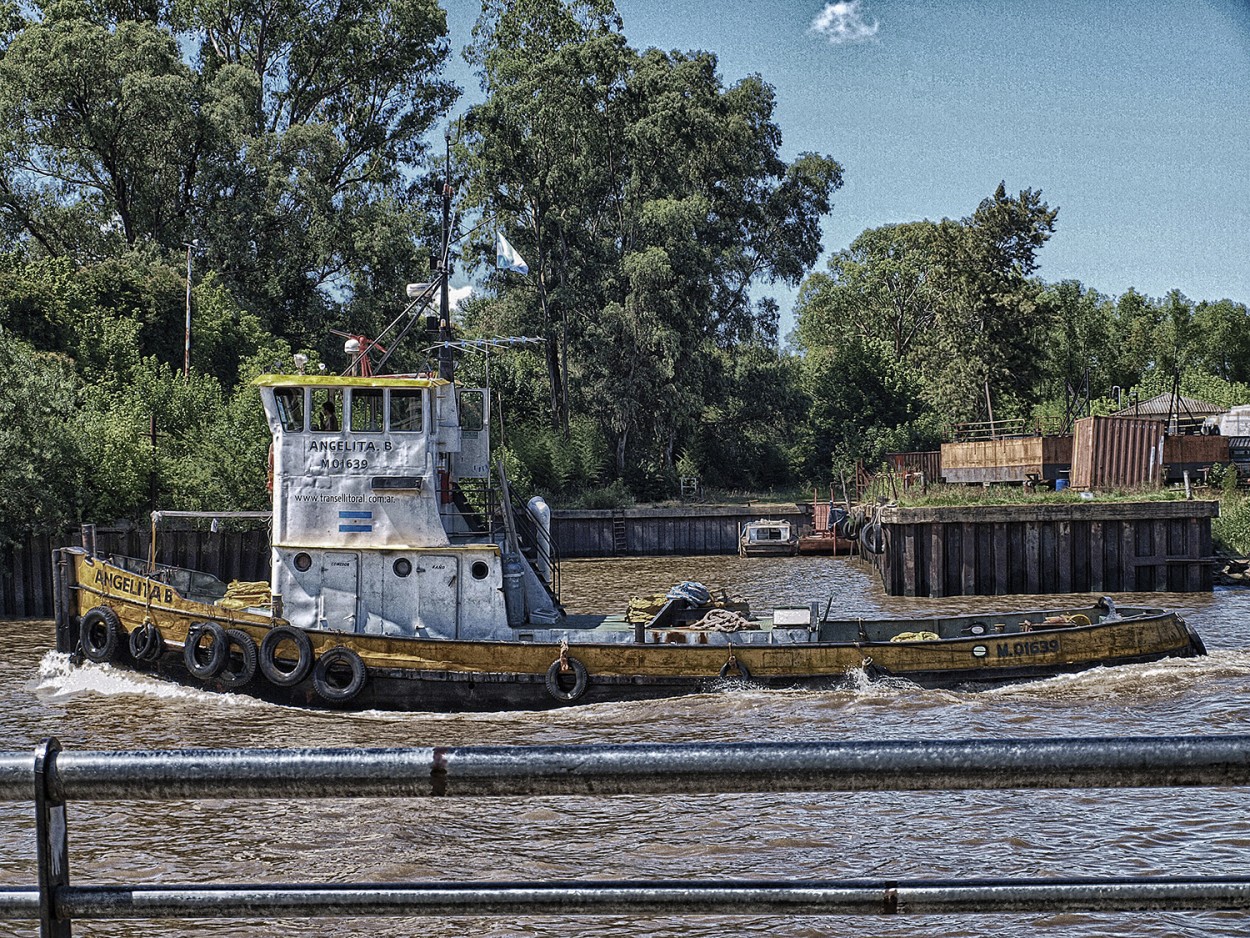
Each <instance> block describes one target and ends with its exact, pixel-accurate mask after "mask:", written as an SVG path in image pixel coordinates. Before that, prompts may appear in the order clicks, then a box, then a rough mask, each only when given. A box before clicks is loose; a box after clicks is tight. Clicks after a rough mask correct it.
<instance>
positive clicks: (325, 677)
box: [312, 645, 369, 704]
mask: <svg viewBox="0 0 1250 938" xmlns="http://www.w3.org/2000/svg"><path fill="white" fill-rule="evenodd" d="M343 667H346V668H347V669H348V672H349V673H348V678H347V682H346V683H342V682H340V681H338V680H337V679H336V677H335V674H336V672H337V671H338V670H340V669H341V668H343ZM312 680H313V690H315V691H316V692H317V696H318V697H320V698H321V699H322V700H324V701H325V702H326V703H332V704H345V703H350V702H351V701H353V700H355V699H356V698H357V697H359V696H360V692H361V691H362V690H364V689H365V683H366V682H367V681H368V680H369V671H368V669H367V668H366V667H365V663H364V662H363V661H361V660H360V655H358V654H356V652H354V651H352V650H351V649H350V648H348V647H347V646H345V645H336V646H335V647H334V648H331V649H330V650H329V651H327V652H325V653H324V654H322V656H321V657H320V658H318V659H317V664H316V665H315V666H314V667H313V675H312Z"/></svg>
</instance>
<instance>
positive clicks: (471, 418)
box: [459, 390, 486, 432]
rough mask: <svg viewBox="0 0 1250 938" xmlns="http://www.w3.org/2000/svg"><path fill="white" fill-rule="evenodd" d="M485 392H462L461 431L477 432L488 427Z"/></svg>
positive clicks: (460, 408)
mask: <svg viewBox="0 0 1250 938" xmlns="http://www.w3.org/2000/svg"><path fill="white" fill-rule="evenodd" d="M483 395H484V392H482V391H478V390H472V391H461V392H460V407H459V410H460V429H461V430H468V431H470V432H475V431H478V430H481V429H483V428H484V427H485V425H486V401H485V397H484V396H483Z"/></svg>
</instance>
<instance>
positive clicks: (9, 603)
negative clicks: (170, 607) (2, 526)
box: [0, 525, 270, 619]
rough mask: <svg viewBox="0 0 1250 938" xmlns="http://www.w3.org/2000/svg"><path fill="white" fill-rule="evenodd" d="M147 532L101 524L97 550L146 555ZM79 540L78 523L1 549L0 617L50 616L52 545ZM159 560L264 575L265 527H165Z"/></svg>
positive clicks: (237, 575)
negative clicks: (60, 530)
mask: <svg viewBox="0 0 1250 938" xmlns="http://www.w3.org/2000/svg"><path fill="white" fill-rule="evenodd" d="M150 541H151V534H150V532H149V530H148V529H147V528H143V527H139V526H134V525H117V526H107V527H105V526H99V527H97V528H96V550H97V551H99V552H100V553H101V554H120V555H122V556H125V557H138V558H141V559H142V558H146V557H147V556H148V550H149V545H150ZM81 543H82V539H81V536H80V533H79V531H78V530H77V529H75V530H73V531H66V532H65V533H64V534H63V535H60V536H56V535H48V534H40V535H36V536H34V537H32V538H30V539H29V540H28V541H26V542H25V543H22V544H17V545H15V546H13V547H9V548H7V549H4V550H0V618H5V619H48V618H51V617H52V615H53V612H54V607H53V604H52V551H53V549H54V548H56V547H71V546H77V545H79V544H81ZM156 559H157V562H158V563H162V564H169V565H172V566H177V567H189V568H191V569H193V570H201V571H203V572H204V573H211V574H213V575H214V576H216V577H219V578H220V579H222V580H224V581H226V582H229V581H230V580H268V579H269V567H270V552H269V533H268V532H267V531H266V530H265V529H264V528H263V527H260V528H251V529H248V530H221V531H168V530H162V531H161V532H160V533H159V535H158V537H157V557H156Z"/></svg>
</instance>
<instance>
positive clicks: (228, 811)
mask: <svg viewBox="0 0 1250 938" xmlns="http://www.w3.org/2000/svg"><path fill="white" fill-rule="evenodd" d="M684 579H693V580H699V581H701V582H703V583H705V584H707V585H709V586H715V587H725V588H726V589H728V590H729V591H730V592H731V593H736V594H739V595H741V596H743V597H745V598H746V599H748V600H749V601H750V602H751V603H752V606H753V608H759V609H762V610H768V609H771V608H772V606H773V605H774V604H776V605H785V604H792V605H793V604H806V603H807V602H809V601H812V600H818V601H820V602H821V604H822V606H823V605H824V604H825V603H828V602H829V601H830V600H832V607H833V609H834V610H837V611H841V612H843V613H846V614H849V615H864V616H873V615H898V614H904V613H921V612H922V613H931V614H942V613H951V612H958V611H989V610H992V609H1008V608H1038V607H1043V606H1051V607H1053V606H1056V605H1060V606H1062V605H1067V604H1068V603H1067V602H1065V600H1064V598H1062V597H1053V596H1052V597H1044V598H1029V597H995V598H984V597H979V598H966V599H949V600H911V599H897V598H891V597H887V596H885V595H884V593H883V592H882V591H881V588H880V586H879V585H878V582H877V580H876V578H875V575H874V574H873V573H872V571H871V570H869V568H867V567H865V566H861V565H859V564H858V563H857V562H855V561H848V560H843V559H832V558H816V557H800V558H795V559H769V558H752V559H740V558H737V557H694V558H671V557H668V558H647V559H636V560H611V561H577V562H569V563H566V564H565V565H564V568H563V598H564V601H565V605H566V607H567V608H568V609H569V611H570V612H594V611H603V610H605V609H619V608H623V606H624V604H625V603H626V602H627V601H628V599H629V598H630V597H631V596H637V595H645V594H647V593H652V592H663V591H664V590H666V589H667V588H668V587H669V586H671V585H672V584H673V583H675V582H677V581H680V580H684ZM1116 598H1117V600H1118V601H1120V602H1121V603H1142V602H1145V603H1150V604H1158V605H1164V606H1169V607H1171V608H1176V609H1178V610H1179V611H1181V612H1182V614H1183V615H1184V616H1185V617H1186V619H1187V620H1188V621H1189V622H1190V623H1191V624H1192V625H1193V626H1195V628H1196V629H1197V631H1198V632H1199V634H1201V635H1202V636H1203V638H1204V639H1205V641H1206V644H1207V648H1208V650H1209V651H1210V656H1209V657H1207V658H1202V659H1188V660H1175V661H1165V662H1161V663H1156V664H1149V665H1140V666H1129V667H1123V668H1115V669H1106V670H1095V671H1090V672H1086V673H1084V674H1079V675H1072V676H1065V677H1060V678H1054V679H1050V680H1045V681H1038V682H1035V683H1031V684H1025V685H1015V686H1011V687H1007V688H1003V689H996V690H988V691H985V690H983V691H978V692H961V691H931V690H921V689H919V688H916V687H914V686H912V685H908V684H906V683H901V682H899V683H893V682H885V683H871V682H868V681H866V680H855V679H851V680H848V683H847V685H846V687H844V688H841V689H838V690H832V691H820V692H809V691H764V690H752V689H749V688H746V687H743V686H741V685H736V686H735V685H733V684H732V683H731V684H729V685H727V686H726V688H725V689H724V690H723V691H721V692H718V693H709V694H703V695H699V696H694V697H683V698H678V699H673V700H667V701H659V702H650V703H645V704H604V705H593V706H586V707H574V708H570V709H565V710H559V711H550V712H543V713H501V714H486V715H482V714H477V715H444V714H402V715H397V714H388V713H380V712H368V713H360V714H337V713H321V712H311V711H303V710H296V709H290V708H283V707H277V706H273V705H269V704H265V703H261V702H257V701H254V700H252V699H250V698H245V697H239V696H233V695H216V694H209V693H202V692H199V691H195V690H192V689H188V688H183V687H177V686H173V685H168V684H163V683H160V682H157V681H155V680H153V679H150V678H147V677H144V676H141V675H135V674H132V673H129V672H125V671H119V670H114V669H112V668H110V667H108V666H101V665H87V666H85V667H81V668H70V667H69V666H68V663H67V661H66V659H65V656H63V655H58V654H56V653H55V652H50V651H49V648H50V647H51V646H52V644H53V634H52V625H51V623H49V622H0V634H3V635H4V638H5V640H4V644H3V653H2V655H0V661H2V662H3V667H2V668H0V749H5V750H21V751H30V750H31V749H33V747H34V746H35V744H36V742H37V741H38V740H39V739H40V738H41V737H44V736H48V735H55V736H57V737H59V738H60V740H61V742H62V743H63V745H64V746H65V748H67V749H135V748H155V749H169V748H182V747H295V746H352V747H374V746H428V745H482V744H490V745H511V744H516V745H525V744H544V745H548V744H566V743H632V742H676V741H698V742H709V741H725V742H738V741H817V740H874V739H967V738H977V739H989V738H1026V739H1027V738H1034V737H1053V736H1073V737H1078V736H1163V735H1191V734H1220V733H1247V732H1250V634H1248V632H1250V591H1245V590H1229V591H1219V592H1216V593H1214V594H1169V595H1161V594H1155V595H1149V594H1148V595H1138V596H1130V595H1118V596H1117V597H1116ZM1079 603H1084V597H1081V598H1079ZM1071 604H1073V605H1076V604H1078V601H1077V598H1075V597H1074V601H1073V602H1072V603H1071ZM69 824H70V855H71V865H70V869H71V873H72V880H73V881H74V882H76V883H81V884H86V883H92V882H95V883H135V882H138V883H145V882H166V883H176V882H233V883H252V882H271V883H277V882H284V881H285V882H343V883H350V882H384V881H416V880H442V881H457V880H538V879H541V880H560V879H595V878H602V879H645V878H648V877H660V878H666V879H680V878H683V877H690V878H697V879H713V880H714V879H718V878H735V879H742V878H758V879H766V878H767V879H775V878H793V879H798V880H802V879H850V878H860V877H870V878H891V879H931V878H958V877H961V876H967V877H974V878H985V877H997V876H1007V877H1021V878H1035V877H1051V876H1167V875H1195V876H1202V875H1213V876H1214V875H1238V876H1246V875H1250V792H1247V791H1242V790H1226V789H1210V790H1208V789H1195V790H1131V789H1130V790H1109V791H997V792H976V791H968V792H950V793H947V792H924V793H915V792H911V793H908V792H899V793H892V792H887V793H865V794H857V793H856V794H848V793H831V794H823V793H811V794H778V795H759V794H756V795H734V796H726V795H718V796H687V795H680V794H673V795H669V796H666V797H640V796H631V797H614V798H584V797H563V798H556V797H552V798H528V799H520V798H493V799H480V798H479V799H471V800H463V801H457V800H455V799H446V800H437V801H431V800H427V799H414V800H397V799H389V800H387V799H384V800H374V801H367V800H347V801H325V800H305V801H295V802H290V803H285V804H284V803H280V802H276V801H274V802H222V801H196V802H157V803H143V804H136V803H116V804H103V803H102V804H71V806H70V811H69ZM34 852H35V846H34V824H33V817H32V810H31V805H30V804H28V803H27V804H0V886H3V885H16V886H30V885H33V884H34V882H35V870H34V861H33V857H34ZM1247 932H1250V920H1247V916H1245V915H1242V914H1235V913H1205V912H1204V913H1197V912H1183V913H1182V912H1178V913H1161V912H1152V913H1141V914H1098V915H1013V916H1004V915H987V914H980V915H962V916H924V917H913V916H907V917H898V918H877V917H861V916H845V917H843V916H831V917H805V916H789V917H786V916H761V917H757V916H749V917H748V916H737V917H735V916H653V917H637V918H632V917H631V918H627V917H621V916H603V917H584V916H581V917H579V916H574V917H567V918H563V917H554V916H540V917H521V918H500V917H490V916H482V917H458V918H450V919H438V920H434V919H399V918H380V919H363V918H358V919H349V918H345V919H332V920H329V921H320V922H317V921H313V920H311V919H294V920H291V921H288V922H285V923H277V922H272V921H247V922H238V921H228V920H220V921H219V920H208V921H195V922H193V921H170V922H160V921H155V922H153V921H149V922H139V921H135V922H79V923H76V924H75V926H74V933H75V934H76V935H109V936H123V935H126V936H128V935H154V936H174V935H177V936H191V935H194V936H217V935H239V934H251V935H273V934H284V935H310V936H311V935H334V936H337V935H369V936H390V935H396V936H398V935H421V936H453V935H473V936H475V938H493V936H543V938H547V936H550V938H570V936H592V935H606V934H611V935H613V936H620V938H632V936H648V938H661V936H665V938H667V936H672V938H677V936H681V938H696V936H721V935H740V934H767V935H770V936H796V938H807V936H818V935H819V936H823V935H835V936H836V935H846V936H857V938H858V936H900V938H902V936H907V938H926V936H939V935H941V936H965V935H966V936H972V935H976V936H998V935H1001V936H1013V938H1015V936H1020V935H1026V934H1027V935H1039V936H1065V938H1070V936H1071V938H1075V936H1079V938H1095V936H1106V935H1124V936H1130V935H1131V936H1174V935H1192V936H1215V935H1220V936H1222V935H1244V934H1246V933H1247ZM37 933H38V928H37V926H36V925H35V924H34V923H24V922H3V921H0V934H13V935H34V934H37Z"/></svg>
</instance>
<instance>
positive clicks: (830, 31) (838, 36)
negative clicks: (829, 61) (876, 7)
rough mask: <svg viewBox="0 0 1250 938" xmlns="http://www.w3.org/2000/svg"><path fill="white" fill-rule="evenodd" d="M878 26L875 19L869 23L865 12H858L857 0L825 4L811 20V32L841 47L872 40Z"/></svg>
mask: <svg viewBox="0 0 1250 938" xmlns="http://www.w3.org/2000/svg"><path fill="white" fill-rule="evenodd" d="M879 26H880V24H879V23H878V22H877V21H876V20H875V19H873V20H872V21H871V22H870V21H869V19H868V15H867V12H866V11H862V10H860V8H859V0H840V2H838V3H826V4H825V8H824V9H823V10H821V11H820V12H819V13H817V14H816V18H815V19H814V20H812V29H811V31H812V32H814V33H816V34H817V35H818V36H824V37H825V38H826V39H828V40H829V42H830V43H832V44H833V45H842V44H843V43H848V42H866V41H868V40H869V39H872V38H873V37H874V36H875V35H877V29H878V28H879Z"/></svg>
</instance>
